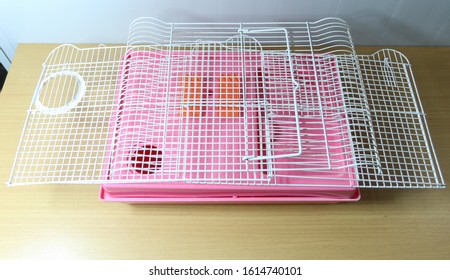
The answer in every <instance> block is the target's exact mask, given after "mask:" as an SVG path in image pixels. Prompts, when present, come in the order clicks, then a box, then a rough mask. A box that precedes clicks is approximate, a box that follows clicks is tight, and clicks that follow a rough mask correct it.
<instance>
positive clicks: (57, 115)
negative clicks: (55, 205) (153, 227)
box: [10, 45, 125, 184]
mask: <svg viewBox="0 0 450 280" xmlns="http://www.w3.org/2000/svg"><path fill="white" fill-rule="evenodd" d="M124 53H125V48H123V47H119V48H93V49H78V48H76V47H74V46H71V45H62V46H60V47H58V48H56V49H55V50H54V51H53V52H52V53H51V54H50V55H49V57H48V58H47V60H46V62H45V64H44V69H43V72H42V76H41V80H40V81H39V84H38V87H37V89H36V94H35V96H34V99H33V102H32V105H31V107H30V109H29V111H28V116H27V121H26V124H25V126H24V130H23V136H22V139H21V144H20V146H19V149H18V152H17V156H16V161H15V165H14V169H13V171H12V174H11V179H10V183H12V184H39V183H47V182H55V183H60V182H61V183H62V182H64V183H69V182H77V183H86V182H95V181H97V180H99V179H100V178H101V174H102V172H103V170H104V160H105V155H106V150H107V146H108V145H107V144H108V135H109V120H110V116H111V112H112V110H113V104H114V102H113V101H114V96H115V95H116V90H117V88H116V87H117V81H118V77H119V74H120V66H121V63H122V57H123V54H124Z"/></svg>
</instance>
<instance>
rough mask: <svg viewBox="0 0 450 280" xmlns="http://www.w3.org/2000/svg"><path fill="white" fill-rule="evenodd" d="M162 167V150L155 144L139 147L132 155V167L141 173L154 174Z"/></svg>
mask: <svg viewBox="0 0 450 280" xmlns="http://www.w3.org/2000/svg"><path fill="white" fill-rule="evenodd" d="M161 167H162V151H161V150H159V149H158V148H157V147H155V146H153V145H146V146H143V147H139V148H138V149H137V150H136V151H134V153H133V154H132V155H131V157H130V168H131V169H132V170H133V171H134V172H137V173H140V174H145V175H149V174H153V173H155V172H156V171H158V170H159V169H161Z"/></svg>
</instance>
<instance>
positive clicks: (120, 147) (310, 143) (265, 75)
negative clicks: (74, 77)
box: [104, 51, 356, 198]
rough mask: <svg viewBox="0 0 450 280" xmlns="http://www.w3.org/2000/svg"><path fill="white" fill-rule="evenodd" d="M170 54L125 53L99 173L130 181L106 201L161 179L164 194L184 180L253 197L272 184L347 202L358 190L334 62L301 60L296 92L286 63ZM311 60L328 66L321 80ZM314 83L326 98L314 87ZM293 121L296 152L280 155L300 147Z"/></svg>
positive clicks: (112, 187)
mask: <svg viewBox="0 0 450 280" xmlns="http://www.w3.org/2000/svg"><path fill="white" fill-rule="evenodd" d="M170 56H171V57H169V55H168V52H164V51H158V52H155V51H152V52H144V51H131V52H129V53H128V56H127V59H126V60H125V63H124V65H123V71H122V74H123V75H122V78H121V80H120V86H119V91H120V92H119V94H117V100H116V110H115V113H114V114H113V117H112V118H111V121H110V126H111V144H110V146H111V148H110V150H109V156H108V157H107V158H110V159H111V161H110V162H107V164H108V165H109V167H108V170H109V173H108V174H105V176H107V177H108V178H107V179H108V180H113V181H115V180H116V181H117V180H119V181H124V180H129V181H130V182H131V181H132V182H134V183H130V184H126V183H125V184H123V183H122V184H106V185H104V188H105V189H106V191H107V192H109V195H110V194H112V193H115V194H116V195H119V194H121V195H122V196H125V197H126V196H127V195H133V196H135V195H137V193H140V192H141V191H142V190H143V189H146V187H145V186H148V187H149V188H152V189H153V190H155V187H156V186H157V185H158V183H163V182H164V183H165V184H164V186H165V188H170V187H173V186H177V184H178V185H179V183H187V185H188V186H190V187H192V188H197V190H198V188H199V187H201V188H202V189H204V190H206V189H208V188H211V189H216V190H217V188H218V187H217V184H226V185H227V187H226V188H228V189H229V190H230V191H231V187H230V186H240V185H245V186H247V187H245V188H246V189H247V190H250V192H253V193H254V191H255V190H256V189H255V190H251V189H250V187H251V186H261V185H268V186H276V187H277V190H278V192H279V193H278V194H282V193H281V189H280V188H279V187H280V186H286V187H287V188H286V190H285V191H287V192H288V193H289V192H290V191H292V189H291V188H289V187H293V186H294V187H299V186H300V187H311V186H312V187H314V186H317V185H321V186H322V187H330V188H332V189H333V190H334V191H338V194H337V195H338V196H340V194H339V190H338V188H339V187H341V188H346V189H347V190H346V192H348V193H347V194H346V195H345V197H347V198H348V196H349V195H350V196H352V197H355V194H354V190H348V189H349V187H350V189H351V187H353V186H356V182H355V177H356V175H355V169H354V167H353V159H352V157H351V153H350V143H349V142H348V128H347V125H346V122H345V118H344V117H343V116H342V114H344V111H343V109H342V108H343V101H342V97H341V92H340V90H339V79H338V76H337V74H336V73H337V69H336V67H337V66H336V65H335V64H334V63H335V62H334V60H333V59H332V58H330V57H327V58H326V59H322V60H320V59H316V60H315V62H314V59H313V58H312V57H306V56H305V57H300V56H299V57H297V58H296V60H295V69H294V70H295V71H294V73H295V76H296V79H297V80H300V81H301V83H300V88H299V89H298V90H297V91H295V90H294V85H293V84H292V81H291V79H290V77H291V76H290V75H289V74H290V73H291V72H290V69H288V68H287V67H286V64H287V63H286V61H284V60H283V58H279V57H276V58H274V57H271V56H270V55H268V56H265V57H264V59H261V57H259V55H258V54H253V53H249V54H245V56H242V54H240V53H238V52H222V51H219V52H218V51H215V52H196V53H194V54H193V53H191V52H190V53H188V52H181V51H180V52H172V53H171V55H170ZM224 58H226V59H224ZM263 60H264V62H263ZM313 63H316V66H317V65H318V66H321V68H323V69H329V70H327V71H322V72H320V73H321V77H319V78H322V79H323V80H320V81H317V77H315V76H314V75H313V72H312V67H313V66H312V64H313ZM330 64H333V67H330ZM205 65H206V66H205ZM242 65H244V66H245V67H244V69H245V71H242V68H243V67H242ZM333 71H335V72H333ZM168 73H169V75H168ZM244 86H245V96H243V92H244V89H243V87H244ZM317 86H320V89H321V91H322V94H324V96H322V97H321V96H318V95H317V92H314V90H312V89H316V88H317ZM294 92H295V94H296V96H294ZM292 102H297V105H298V106H297V107H296V108H300V110H299V112H301V113H300V114H299V115H298V114H296V113H295V112H294V107H292ZM319 103H321V104H319ZM319 105H322V108H321V111H319ZM336 108H338V109H336ZM297 122H298V123H297ZM297 125H299V126H300V131H301V144H302V148H301V150H302V153H301V155H299V156H294V157H276V156H277V155H282V154H283V153H285V152H286V151H288V152H289V151H291V150H295V148H298V143H297V142H298V135H297V134H296V133H295V132H296V126H297ZM269 155H270V156H272V157H273V158H272V157H269V158H264V159H261V160H244V159H245V158H249V157H250V158H251V157H259V156H262V157H266V156H269ZM140 182H141V183H140ZM142 182H143V183H142ZM171 182H175V184H174V185H173V184H172V185H171V184H167V183H171ZM133 189H135V190H136V189H137V192H133ZM267 190H269V189H267ZM305 190H307V189H304V191H305ZM324 190H326V189H324ZM269 191H270V190H269ZM272 191H273V190H272ZM316 191H317V189H316ZM328 191H330V190H329V189H328ZM349 191H350V192H349ZM184 193H185V192H184ZM248 194H249V193H246V195H248ZM284 194H285V195H286V194H287V193H284ZM163 196H165V195H163ZM196 196H197V197H198V196H199V194H198V193H197V194H196ZM302 196H303V197H305V196H308V197H310V198H311V197H314V195H312V196H311V195H308V194H303V195H302ZM332 197H334V196H332Z"/></svg>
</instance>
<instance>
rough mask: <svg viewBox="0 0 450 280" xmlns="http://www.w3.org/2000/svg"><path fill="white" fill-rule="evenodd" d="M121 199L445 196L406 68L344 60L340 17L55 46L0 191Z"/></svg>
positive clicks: (179, 29) (141, 32)
mask: <svg viewBox="0 0 450 280" xmlns="http://www.w3.org/2000/svg"><path fill="white" fill-rule="evenodd" d="M47 183H67V184H101V185H102V187H101V192H100V197H101V199H103V200H107V201H124V202H142V203H152V202H153V203H154V202H222V203H226V202H229V203H237V202H246V203H249V202H258V203H262V202H272V203H273V202H339V201H355V200H358V199H359V197H360V195H359V188H373V187H376V188H439V187H444V182H443V178H442V175H441V172H440V170H439V166H438V163H437V160H436V155H435V153H434V150H433V146H432V143H431V139H430V135H429V132H428V128H427V124H426V121H425V115H424V113H423V110H422V107H421V104H420V100H419V97H418V95H417V88H416V85H415V82H414V78H413V75H412V72H411V65H410V64H409V62H408V60H407V59H406V58H405V57H404V56H403V55H402V54H401V53H399V52H397V51H394V50H381V51H378V52H376V53H375V54H372V55H356V54H355V51H354V47H353V44H352V40H351V37H350V33H349V30H348V26H347V25H346V24H345V22H343V21H342V20H340V19H336V18H326V19H322V20H320V21H316V22H302V23H300V22H295V23H165V22H162V21H159V20H156V19H152V18H139V19H137V20H135V21H134V22H133V23H132V24H131V25H130V32H129V38H128V42H127V44H126V45H125V46H115V47H107V46H99V47H95V48H84V49H79V48H77V47H75V46H72V45H62V46H60V47H58V48H56V49H55V50H54V51H53V52H52V53H51V54H50V55H49V56H48V58H47V60H46V62H45V63H44V65H43V71H42V75H41V78H40V80H39V82H38V86H37V88H36V91H35V94H34V97H33V100H32V103H31V105H30V108H29V111H28V116H27V120H26V123H25V126H24V129H23V133H22V137H21V140H20V144H19V148H18V152H17V156H16V159H15V161H14V167H13V170H12V172H11V177H10V181H9V184H11V185H22V184H47Z"/></svg>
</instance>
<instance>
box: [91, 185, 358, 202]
mask: <svg viewBox="0 0 450 280" xmlns="http://www.w3.org/2000/svg"><path fill="white" fill-rule="evenodd" d="M354 190H355V192H354V193H353V195H352V196H349V197H345V198H344V197H342V198H336V197H327V196H323V197H305V196H298V197H296V196H286V197H270V196H265V197H245V196H240V197H239V196H230V197H220V198H217V197H190V196H186V197H164V198H159V197H126V198H124V197H117V196H111V195H110V194H109V193H108V192H106V191H105V189H104V187H103V186H101V189H100V193H99V199H100V200H101V201H105V202H124V203H130V204H288V203H291V204H293V203H299V204H309V203H324V204H325V203H339V202H355V201H359V200H360V199H361V193H360V191H359V189H358V188H354Z"/></svg>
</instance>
